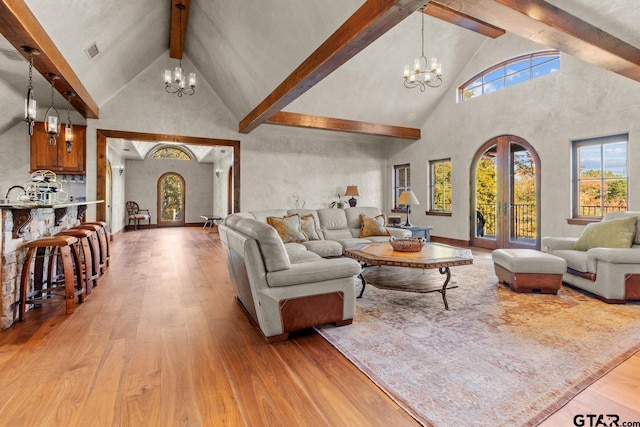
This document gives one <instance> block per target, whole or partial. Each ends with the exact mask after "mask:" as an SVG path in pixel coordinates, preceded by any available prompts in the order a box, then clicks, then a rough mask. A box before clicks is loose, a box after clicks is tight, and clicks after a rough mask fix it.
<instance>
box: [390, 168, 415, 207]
mask: <svg viewBox="0 0 640 427" xmlns="http://www.w3.org/2000/svg"><path fill="white" fill-rule="evenodd" d="M393 171H394V179H393V188H394V191H393V194H394V198H393V206H394V209H405V210H406V207H405V206H404V205H398V203H397V201H398V197H400V194H402V192H403V191H407V190H410V189H411V165H409V164H406V165H395V166H394V167H393Z"/></svg>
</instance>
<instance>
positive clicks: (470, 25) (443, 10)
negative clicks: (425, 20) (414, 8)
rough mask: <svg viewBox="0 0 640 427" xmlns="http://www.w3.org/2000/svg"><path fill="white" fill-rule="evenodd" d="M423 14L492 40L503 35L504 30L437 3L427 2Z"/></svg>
mask: <svg viewBox="0 0 640 427" xmlns="http://www.w3.org/2000/svg"><path fill="white" fill-rule="evenodd" d="M423 12H424V14H425V15H429V16H432V17H434V18H438V19H440V20H442V21H445V22H448V23H450V24H454V25H458V26H460V27H462V28H466V29H467V30H471V31H475V32H476V33H479V34H482V35H483V36H487V37H491V38H492V39H495V38H498V37H500V36H501V35H503V34H504V33H505V30H503V29H502V28H498V27H496V26H494V25H491V24H489V23H487V22H484V21H481V20H479V19H476V18H474V17H473V16H469V15H466V14H464V13H462V12H459V11H457V10H454V9H451V8H449V7H446V6H443V5H441V4H438V3H434V2H429V4H428V5H427V7H426V8H425V9H424V11H423Z"/></svg>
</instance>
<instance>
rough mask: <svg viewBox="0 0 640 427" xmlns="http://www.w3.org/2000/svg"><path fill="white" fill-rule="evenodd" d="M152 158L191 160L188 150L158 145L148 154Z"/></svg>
mask: <svg viewBox="0 0 640 427" xmlns="http://www.w3.org/2000/svg"><path fill="white" fill-rule="evenodd" d="M149 157H150V158H152V159H177V160H193V156H192V155H191V153H190V152H188V151H187V150H185V149H184V148H181V147H166V146H165V147H160V148H158V149H156V150H154V151H152V152H151V153H150V154H149Z"/></svg>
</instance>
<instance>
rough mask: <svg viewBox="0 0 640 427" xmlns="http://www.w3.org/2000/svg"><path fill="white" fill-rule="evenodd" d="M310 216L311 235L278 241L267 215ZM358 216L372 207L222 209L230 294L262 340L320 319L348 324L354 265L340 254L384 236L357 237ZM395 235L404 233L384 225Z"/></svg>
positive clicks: (374, 213)
mask: <svg viewBox="0 0 640 427" xmlns="http://www.w3.org/2000/svg"><path fill="white" fill-rule="evenodd" d="M290 215H297V216H299V217H307V218H309V215H311V216H312V218H313V223H315V224H316V230H315V231H316V232H317V233H314V234H317V237H318V238H317V239H314V240H306V241H299V242H290V243H286V244H285V243H284V242H283V240H282V238H281V237H280V235H279V234H278V232H277V231H276V229H275V228H274V227H272V226H271V225H269V224H268V223H267V220H268V218H270V217H271V218H285V217H288V216H290ZM360 215H364V216H365V217H367V218H375V217H376V216H379V215H381V212H380V209H378V208H372V207H354V208H347V209H318V210H310V209H294V210H284V209H271V210H263V211H253V212H242V213H236V214H233V215H230V216H229V217H227V218H226V219H225V221H224V223H223V224H221V225H220V226H219V227H218V229H219V232H220V238H221V239H222V241H223V242H224V244H225V246H226V248H227V259H228V267H229V275H230V277H231V279H232V281H233V282H234V283H235V284H236V286H237V289H238V296H237V299H238V301H239V302H240V303H241V304H242V306H243V307H244V309H245V311H246V312H247V314H248V315H249V316H250V318H251V319H252V320H253V321H254V322H255V323H256V324H257V325H258V327H259V328H260V330H261V331H262V333H263V334H264V336H265V338H266V339H267V341H268V342H276V341H281V340H285V339H287V338H288V335H289V333H290V332H293V331H295V330H298V329H303V328H308V327H311V326H316V325H320V324H324V323H335V324H336V325H338V326H342V325H347V324H350V323H351V322H352V320H353V316H354V315H355V304H356V296H355V284H354V276H356V275H357V274H359V273H360V264H359V263H358V262H356V261H354V260H352V259H349V258H344V257H342V254H343V251H344V249H346V248H348V247H351V246H353V245H355V244H358V243H364V242H384V241H388V239H389V236H369V237H366V238H361V237H359V236H360V231H361V229H360ZM389 233H390V234H392V235H394V236H396V237H410V236H411V232H410V231H407V230H402V229H389Z"/></svg>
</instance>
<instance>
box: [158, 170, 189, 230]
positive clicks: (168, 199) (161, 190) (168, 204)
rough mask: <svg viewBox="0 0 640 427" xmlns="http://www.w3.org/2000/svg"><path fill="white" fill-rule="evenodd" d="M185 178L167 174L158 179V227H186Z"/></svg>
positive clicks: (171, 173)
mask: <svg viewBox="0 0 640 427" xmlns="http://www.w3.org/2000/svg"><path fill="white" fill-rule="evenodd" d="M185 192H186V188H185V183H184V178H183V177H182V176H181V175H179V174H177V173H175V172H167V173H165V174H164V175H162V176H161V177H160V178H159V179H158V227H172V226H184V217H185V215H184V206H185Z"/></svg>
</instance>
